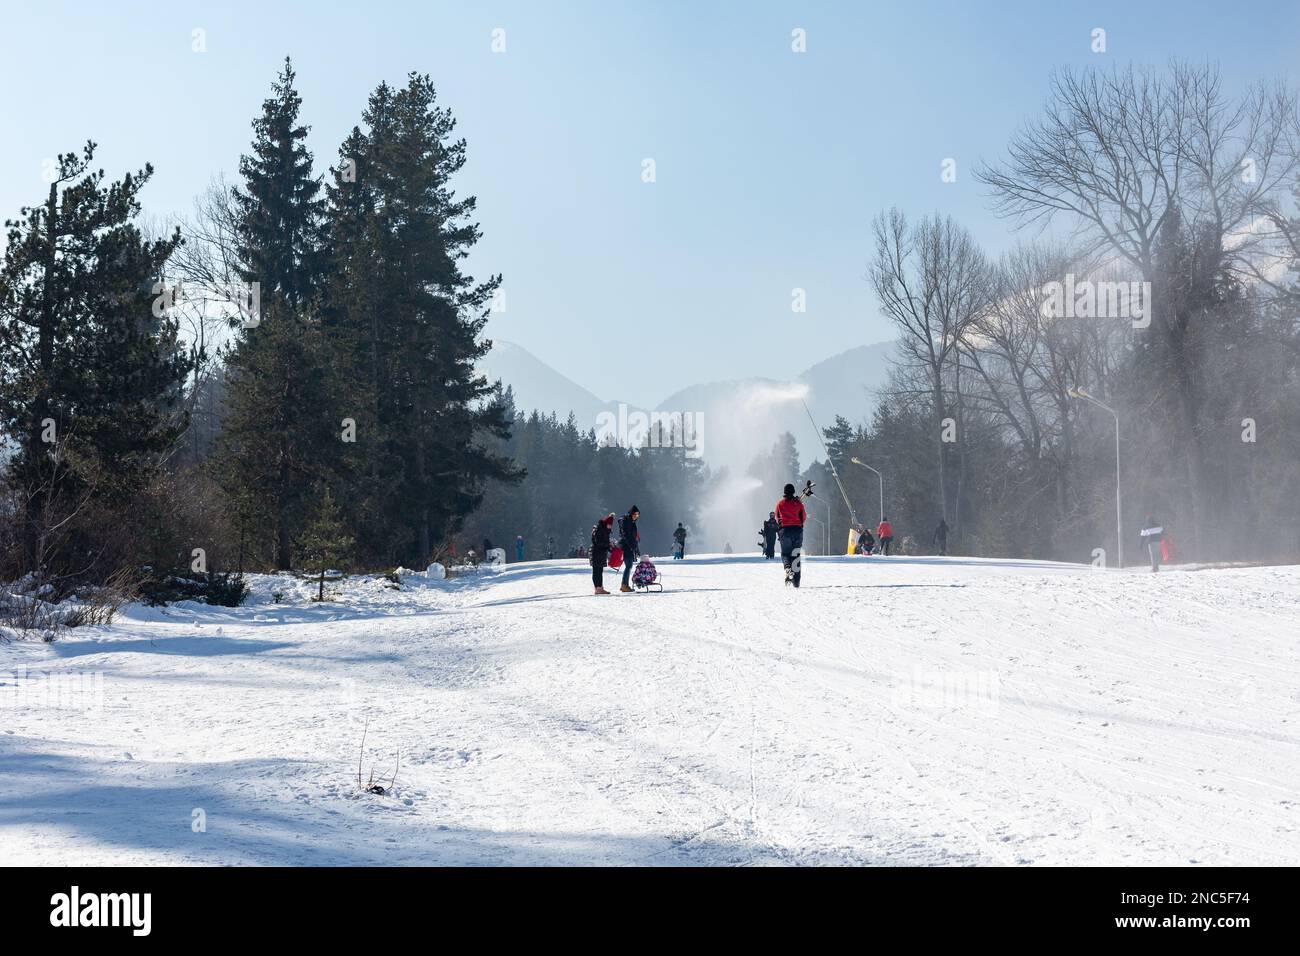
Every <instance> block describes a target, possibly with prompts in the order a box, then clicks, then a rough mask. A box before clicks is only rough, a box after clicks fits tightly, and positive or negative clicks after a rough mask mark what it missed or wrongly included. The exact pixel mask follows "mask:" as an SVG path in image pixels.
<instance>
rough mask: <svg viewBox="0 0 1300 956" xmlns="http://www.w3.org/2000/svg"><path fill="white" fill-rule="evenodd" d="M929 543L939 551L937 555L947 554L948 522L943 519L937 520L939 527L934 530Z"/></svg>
mask: <svg viewBox="0 0 1300 956" xmlns="http://www.w3.org/2000/svg"><path fill="white" fill-rule="evenodd" d="M931 542H932V543H933V544H934V546H935V547H937V548H938V549H939V553H940V554H942V555H946V554H947V553H948V522H947V521H946V520H944V519H943V518H940V519H939V527H937V528H935V529H934V537H933V538H932V539H931Z"/></svg>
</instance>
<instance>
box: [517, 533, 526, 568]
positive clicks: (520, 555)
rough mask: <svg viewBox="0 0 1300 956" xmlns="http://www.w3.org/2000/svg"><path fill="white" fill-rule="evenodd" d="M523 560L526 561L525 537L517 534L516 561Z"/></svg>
mask: <svg viewBox="0 0 1300 956" xmlns="http://www.w3.org/2000/svg"><path fill="white" fill-rule="evenodd" d="M523 559H524V536H523V535H522V534H517V535H515V560H516V561H522V560H523Z"/></svg>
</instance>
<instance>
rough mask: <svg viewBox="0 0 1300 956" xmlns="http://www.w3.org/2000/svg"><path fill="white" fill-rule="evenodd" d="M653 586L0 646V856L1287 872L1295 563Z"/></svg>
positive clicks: (367, 604)
mask: <svg viewBox="0 0 1300 956" xmlns="http://www.w3.org/2000/svg"><path fill="white" fill-rule="evenodd" d="M659 566H660V568H661V570H662V571H663V572H664V575H665V586H666V590H665V592H664V593H662V594H654V595H644V594H635V595H626V594H615V595H613V596H611V597H602V598H596V597H593V596H592V595H591V594H590V582H589V572H588V569H587V567H586V566H585V565H583V564H581V563H580V562H578V561H557V562H546V563H530V564H521V565H512V566H510V567H509V568H507V569H504V570H501V571H485V572H483V573H482V574H480V575H479V576H477V577H475V578H462V579H457V580H454V581H447V582H437V583H434V582H428V583H425V582H423V581H422V580H420V579H419V578H411V579H408V587H407V588H405V589H403V590H401V591H396V590H389V589H387V588H386V587H385V586H384V585H385V582H384V581H383V580H382V579H375V578H366V579H360V578H352V579H349V580H348V581H347V582H345V583H343V584H342V585H341V589H342V593H341V599H340V600H339V601H337V602H335V603H327V604H324V605H318V604H312V603H311V602H309V601H308V600H307V598H308V595H309V593H310V591H311V588H310V586H309V585H308V584H306V583H300V582H297V581H293V580H291V579H287V578H274V577H266V578H258V579H255V582H254V593H253V595H252V597H251V599H250V602H249V604H248V605H247V606H245V607H242V608H239V609H221V608H209V607H206V606H203V605H183V606H176V607H172V608H167V609H150V608H146V607H142V606H138V605H133V606H130V607H128V608H127V609H126V610H125V611H124V613H123V614H122V615H121V616H120V617H119V618H118V620H117V622H116V623H114V624H113V625H112V626H111V627H104V628H83V629H78V630H76V631H72V632H70V633H68V634H67V635H66V636H64V637H63V638H62V639H60V640H59V641H57V642H56V643H54V644H51V645H45V644H41V643H39V642H19V643H13V644H9V645H4V646H0V675H3V676H0V863H5V864H19V863H86V864H91V863H93V864H169V863H242V864H261V863H268V864H269V863H274V864H301V863H330V864H352V863H380V864H390V863H412V864H414V863H425V864H427V863H439V864H461V863H474V864H524V863H528V864H552V863H580V864H585V863H617V864H683V863H706V864H742V863H759V864H762V863H861V864H1035V865H1060V864H1103V863H1118V864H1196V863H1203V864H1238V865H1241V864H1297V863H1300V793H1298V792H1297V790H1298V788H1300V746H1298V745H1300V653H1298V652H1300V627H1297V622H1298V621H1300V568H1295V567H1287V568H1243V569H1229V570H1180V569H1177V568H1175V569H1170V570H1168V571H1166V572H1162V573H1161V574H1159V575H1152V574H1150V573H1149V572H1142V571H1139V570H1132V571H1124V572H1113V571H1112V572H1103V571H1096V570H1093V569H1091V568H1081V567H1075V566H1068V565H1058V564H1049V563H1041V562H1031V561H983V560H973V559H960V558H951V559H940V558H889V559H880V558H855V559H817V558H813V559H809V560H808V562H807V565H806V570H805V581H804V583H805V586H804V588H803V589H802V590H800V591H797V592H796V591H793V590H792V589H789V588H785V587H783V586H782V584H781V572H780V568H779V566H778V565H777V564H776V563H768V562H763V561H762V560H760V559H755V558H749V557H736V556H727V557H723V556H692V557H691V558H690V559H689V560H687V561H686V562H684V563H675V562H672V561H669V560H662V561H660V562H659ZM276 590H281V591H284V592H285V594H284V596H283V603H278V604H277V603H274V602H273V601H272V592H273V591H276ZM363 731H364V732H365V748H364V753H362V752H361V742H362V735H363ZM399 754H400V768H399V769H398V770H397V782H396V787H395V788H394V789H393V792H392V793H390V794H386V795H382V796H381V795H374V794H366V793H361V792H359V790H358V787H357V783H356V778H357V767H358V759H360V763H361V770H362V776H363V782H368V781H369V779H370V774H371V770H372V768H373V770H374V772H375V779H376V781H378V782H382V783H383V784H385V785H387V784H388V782H389V778H390V777H391V775H392V773H393V770H394V764H395V762H396V761H397V759H398V755H399Z"/></svg>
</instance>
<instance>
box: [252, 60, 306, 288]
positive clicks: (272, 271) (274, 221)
mask: <svg viewBox="0 0 1300 956" xmlns="http://www.w3.org/2000/svg"><path fill="white" fill-rule="evenodd" d="M295 76H296V74H295V73H294V70H293V64H292V63H291V62H290V61H289V58H288V57H285V58H284V69H283V70H282V71H281V72H280V74H279V75H278V76H277V77H276V81H275V83H274V84H272V87H271V90H272V96H271V98H270V99H267V100H265V101H264V102H263V103H262V115H261V116H259V117H258V118H257V119H256V120H254V121H253V133H254V136H253V146H252V151H251V152H250V153H249V154H247V155H245V156H243V157H242V158H241V159H240V161H239V173H240V175H241V176H242V177H243V179H244V188H243V189H242V190H241V189H239V188H236V189H235V190H234V198H235V205H236V208H237V209H238V212H239V224H238V229H237V232H238V236H239V247H238V255H239V259H240V273H241V275H242V277H243V279H244V281H245V282H248V283H253V282H256V283H258V284H259V286H260V288H261V293H262V295H264V296H274V295H279V296H281V297H283V299H284V300H285V302H287V303H288V304H289V306H290V307H291V308H293V309H301V308H303V307H304V306H306V305H307V304H308V303H310V302H311V301H312V299H313V298H314V296H315V294H316V292H317V290H318V286H319V284H320V280H321V255H322V238H321V206H322V202H321V200H320V199H319V198H318V194H319V193H320V189H321V181H320V179H319V178H318V177H314V176H313V175H312V156H311V153H310V152H309V151H308V149H307V144H306V139H307V132H308V127H306V126H303V125H301V124H300V123H299V122H298V111H299V109H300V108H301V107H302V97H301V96H299V95H298V91H297V90H296V89H294V85H293V81H294V78H295Z"/></svg>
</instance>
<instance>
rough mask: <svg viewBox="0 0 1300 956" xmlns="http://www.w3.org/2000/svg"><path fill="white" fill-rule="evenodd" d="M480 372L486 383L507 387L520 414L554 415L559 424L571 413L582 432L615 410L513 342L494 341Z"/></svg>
mask: <svg viewBox="0 0 1300 956" xmlns="http://www.w3.org/2000/svg"><path fill="white" fill-rule="evenodd" d="M479 370H480V371H481V372H483V373H484V374H485V375H487V377H488V378H489V379H493V380H494V379H498V378H499V379H501V381H502V382H503V383H504V384H506V385H509V386H510V387H511V388H512V389H513V390H514V393H515V407H516V408H517V409H519V410H520V411H522V412H531V411H533V410H534V409H535V410H537V411H540V412H543V413H550V412H554V413H555V414H556V415H557V416H559V418H560V419H561V420H563V419H565V418H567V417H568V415H569V412H573V414H574V415H575V416H576V418H577V421H578V427H579V428H580V429H582V430H583V431H586V430H587V429H588V428H594V427H595V425H596V416H597V415H599V414H600V413H601V412H603V411H606V410H608V409H611V408H612V409H613V410H614V411H615V412H617V410H618V403H617V402H606V401H605V400H604V399H602V398H599V397H597V396H596V395H593V394H592V393H591V392H589V391H587V390H586V389H585V388H583V387H582V386H581V385H579V384H578V383H577V382H575V381H573V380H572V379H569V378H566V377H565V376H563V375H561V374H560V373H559V372H557V371H556V370H555V369H553V368H551V367H550V366H549V365H547V364H546V363H545V362H543V361H542V360H541V359H539V358H538V357H537V356H535V355H533V353H532V352H529V351H528V350H527V349H525V348H523V347H522V346H519V345H515V344H514V343H513V342H503V341H502V340H501V339H494V340H493V342H492V351H491V352H489V353H488V354H487V356H486V357H485V358H484V359H483V361H482V362H481V363H480V364H479Z"/></svg>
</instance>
